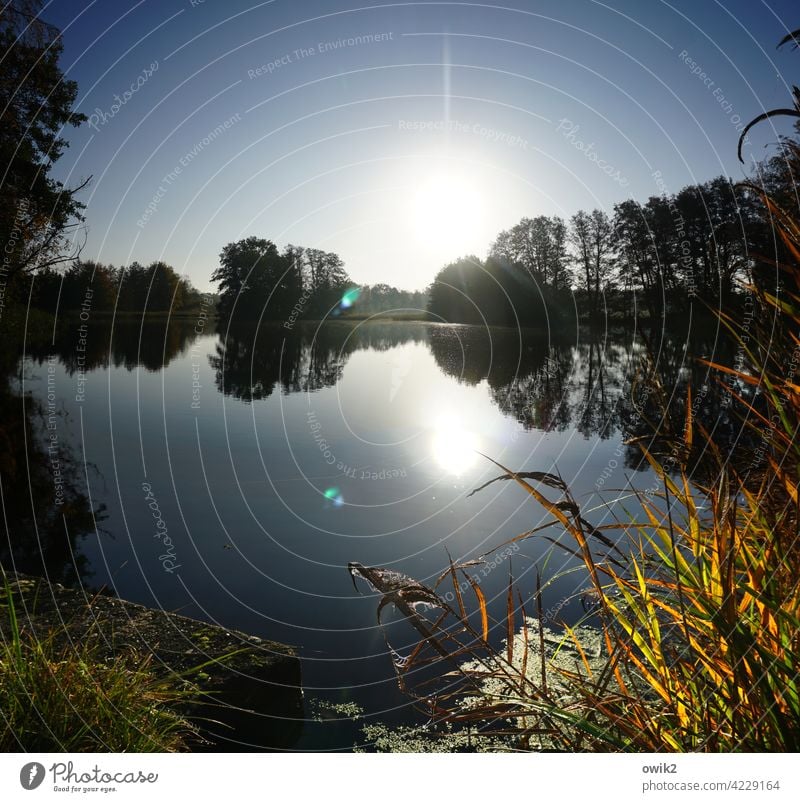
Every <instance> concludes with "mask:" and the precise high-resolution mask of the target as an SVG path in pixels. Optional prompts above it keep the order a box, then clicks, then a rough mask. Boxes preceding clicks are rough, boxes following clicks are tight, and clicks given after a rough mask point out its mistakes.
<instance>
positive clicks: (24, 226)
mask: <svg viewBox="0 0 800 802" xmlns="http://www.w3.org/2000/svg"><path fill="white" fill-rule="evenodd" d="M41 6H42V4H41V2H38V0H11V2H7V3H4V4H3V5H2V6H0V64H1V65H2V66H0V243H2V247H3V252H4V255H5V256H6V257H7V258H6V259H4V262H3V271H4V272H5V273H6V274H7V275H5V276H3V277H2V278H3V280H8V279H9V278H12V277H14V276H15V275H17V274H20V273H30V272H33V271H35V270H37V269H42V268H46V267H49V266H53V265H56V264H60V263H63V262H66V261H70V260H71V259H72V258H74V256H75V254H76V253H77V249H76V248H75V247H74V246H73V245H71V243H70V239H71V238H72V236H73V235H74V234H75V233H76V232H75V229H76V228H77V227H78V226H79V225H80V223H81V221H82V215H81V210H82V209H83V206H82V204H81V203H79V201H78V200H77V197H76V195H77V193H78V191H79V190H80V189H82V188H83V187H84V186H85V185H86V184H87V183H88V180H89V179H87V180H86V181H84V182H83V183H82V184H81V185H80V186H78V187H76V188H73V189H68V188H67V187H65V186H64V185H63V184H62V183H61V182H60V181H57V180H56V179H54V178H53V177H52V175H51V170H52V167H53V165H54V163H55V162H57V161H58V159H59V158H60V157H61V156H62V154H63V152H64V149H65V148H66V147H67V141H66V139H64V137H63V131H64V128H65V127H66V126H69V125H73V126H77V125H80V124H81V123H82V122H85V120H86V117H85V116H84V115H82V114H76V113H75V112H73V111H72V106H73V104H74V102H75V98H76V96H77V92H78V86H77V84H76V83H75V82H74V81H70V80H67V79H66V78H65V77H64V74H63V73H62V71H61V68H60V67H59V59H60V57H61V52H62V42H61V33H60V31H59V30H58V29H57V28H55V27H54V26H52V25H50V24H48V23H46V22H44V21H43V20H42V19H41V18H40V17H39V13H40V11H41Z"/></svg>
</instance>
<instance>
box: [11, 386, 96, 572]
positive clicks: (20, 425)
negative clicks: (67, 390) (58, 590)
mask: <svg viewBox="0 0 800 802" xmlns="http://www.w3.org/2000/svg"><path fill="white" fill-rule="evenodd" d="M62 421H63V418H62V416H60V415H58V414H55V415H54V414H53V413H51V412H49V411H47V412H46V411H45V409H44V407H43V405H42V404H41V403H40V402H38V401H37V400H36V399H34V398H33V397H32V396H31V395H30V394H26V395H24V396H23V395H20V394H19V393H18V392H16V391H15V390H14V389H13V387H12V382H11V374H10V373H6V375H4V376H3V377H2V378H0V488H1V489H2V499H1V502H2V513H3V518H4V527H3V528H4V530H5V537H3V538H0V564H2V565H3V566H4V567H6V568H9V569H13V570H15V571H19V572H22V573H27V574H32V575H36V576H47V577H49V578H50V579H51V580H52V581H54V582H61V583H62V584H65V585H75V584H77V583H78V582H80V581H84V580H86V578H87V575H88V566H87V564H86V560H85V558H84V557H83V556H81V555H80V554H79V553H78V550H77V548H76V544H77V542H78V541H79V540H80V538H81V537H83V536H85V535H87V534H89V533H91V532H94V531H95V529H96V526H97V525H98V524H99V522H101V521H102V520H103V518H104V517H105V515H104V510H105V508H104V506H103V505H94V506H92V503H91V501H90V499H89V498H88V495H87V494H86V492H84V490H83V487H84V483H83V482H82V481H81V475H82V472H83V470H84V467H85V466H84V465H83V464H82V463H80V462H79V461H78V459H77V458H76V455H75V453H74V451H73V449H72V448H71V447H70V445H69V444H68V442H67V441H66V439H65V437H63V436H60V435H63V432H62V431H61V430H62V428H63V427H62V425H61V422H62ZM54 434H55V435H56V439H53V435H54Z"/></svg>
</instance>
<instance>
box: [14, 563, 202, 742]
mask: <svg viewBox="0 0 800 802" xmlns="http://www.w3.org/2000/svg"><path fill="white" fill-rule="evenodd" d="M3 579H4V590H2V592H0V610H2V608H3V607H5V610H2V612H3V614H4V616H6V617H7V619H8V626H7V627H5V626H4V627H3V630H4V631H5V632H6V633H7V634H6V636H5V637H3V638H2V640H0V711H2V713H0V750H2V751H3V752H18V751H27V752H176V751H183V750H185V749H186V748H187V746H188V744H189V743H190V742H191V741H192V740H194V739H195V737H196V732H195V730H194V729H193V727H192V726H191V725H190V724H189V723H188V722H187V721H186V720H185V719H184V718H183V717H182V716H181V715H180V714H179V713H178V712H176V706H179V705H185V704H186V703H187V702H188V701H190V700H191V699H192V698H193V697H194V695H195V689H194V688H193V687H192V686H191V685H190V684H188V683H185V682H183V681H181V680H180V679H176V678H175V677H160V676H158V675H157V674H156V673H154V671H153V669H152V666H151V662H152V658H151V657H145V658H140V657H137V656H136V655H133V654H126V655H120V656H118V657H116V658H114V659H113V660H111V661H104V660H102V659H101V658H100V657H99V656H98V654H97V651H96V649H95V648H94V647H93V646H92V645H91V644H92V638H91V637H87V638H84V639H83V640H82V641H81V642H80V643H77V644H73V645H72V646H71V647H70V646H65V645H59V644H58V643H57V638H56V636H55V633H50V634H49V635H44V636H42V637H38V638H36V637H33V636H32V635H31V634H26V633H24V632H23V631H22V630H21V627H20V622H19V620H18V618H17V615H16V611H15V604H14V599H13V596H12V593H11V589H10V587H9V585H8V582H7V581H6V580H5V576H4V577H3Z"/></svg>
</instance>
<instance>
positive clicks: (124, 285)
mask: <svg viewBox="0 0 800 802" xmlns="http://www.w3.org/2000/svg"><path fill="white" fill-rule="evenodd" d="M15 289H16V292H17V296H18V298H21V297H24V298H25V299H26V301H27V302H28V303H29V305H30V306H32V307H34V308H37V309H41V310H43V311H45V312H48V313H50V314H59V315H70V314H81V313H85V314H89V315H91V314H94V313H100V314H110V313H112V312H114V313H116V314H126V313H130V314H138V315H142V314H146V313H150V312H154V313H169V314H180V313H187V312H191V311H195V310H199V309H200V307H201V306H203V307H207V308H208V310H209V312H213V308H214V306H215V304H216V299H215V297H213V296H211V295H209V294H204V293H201V292H200V291H199V290H197V289H196V288H195V287H193V286H192V284H191V282H190V281H189V280H188V279H187V278H186V277H185V276H180V275H179V274H178V273H177V272H176V271H175V269H174V268H172V267H171V266H170V265H168V264H166V263H165V262H160V261H158V262H153V263H151V264H149V265H147V266H145V265H141V264H139V263H138V262H133V264H131V265H128V266H127V267H114V266H113V265H104V264H100V263H99V262H93V261H83V260H80V261H76V262H74V263H72V264H71V265H70V266H69V267H66V268H60V269H57V268H52V267H48V268H45V269H44V270H40V271H39V272H37V273H36V274H35V275H30V276H28V275H24V276H20V277H18V279H17V282H16V288H15Z"/></svg>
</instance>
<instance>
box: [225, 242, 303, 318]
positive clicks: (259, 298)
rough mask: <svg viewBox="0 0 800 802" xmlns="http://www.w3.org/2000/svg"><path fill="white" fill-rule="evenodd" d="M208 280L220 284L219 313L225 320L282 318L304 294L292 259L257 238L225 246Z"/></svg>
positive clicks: (273, 245)
mask: <svg viewBox="0 0 800 802" xmlns="http://www.w3.org/2000/svg"><path fill="white" fill-rule="evenodd" d="M211 280H212V281H213V282H215V283H217V284H219V289H220V300H219V313H220V315H221V316H222V317H226V318H227V317H230V316H231V315H232V314H234V313H235V314H236V316H237V317H239V318H243V319H249V320H253V319H258V318H262V317H263V318H265V319H267V320H277V319H280V318H285V317H287V316H288V315H289V314H290V312H291V310H292V308H293V306H294V305H295V304H297V303H298V300H299V298H300V296H301V295H302V291H303V286H302V283H301V277H300V275H299V273H298V271H297V270H296V263H295V260H294V259H293V257H292V256H289V255H287V254H286V253H283V254H282V253H280V252H279V251H278V248H277V246H276V245H275V243H274V242H271V241H270V240H266V239H260V238H259V237H247V238H246V239H242V240H239V241H238V242H231V243H229V244H228V245H226V246H225V247H224V248H223V249H222V253H221V254H220V266H219V267H218V268H217V269H216V270H215V271H214V273H213V274H212V275H211Z"/></svg>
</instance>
